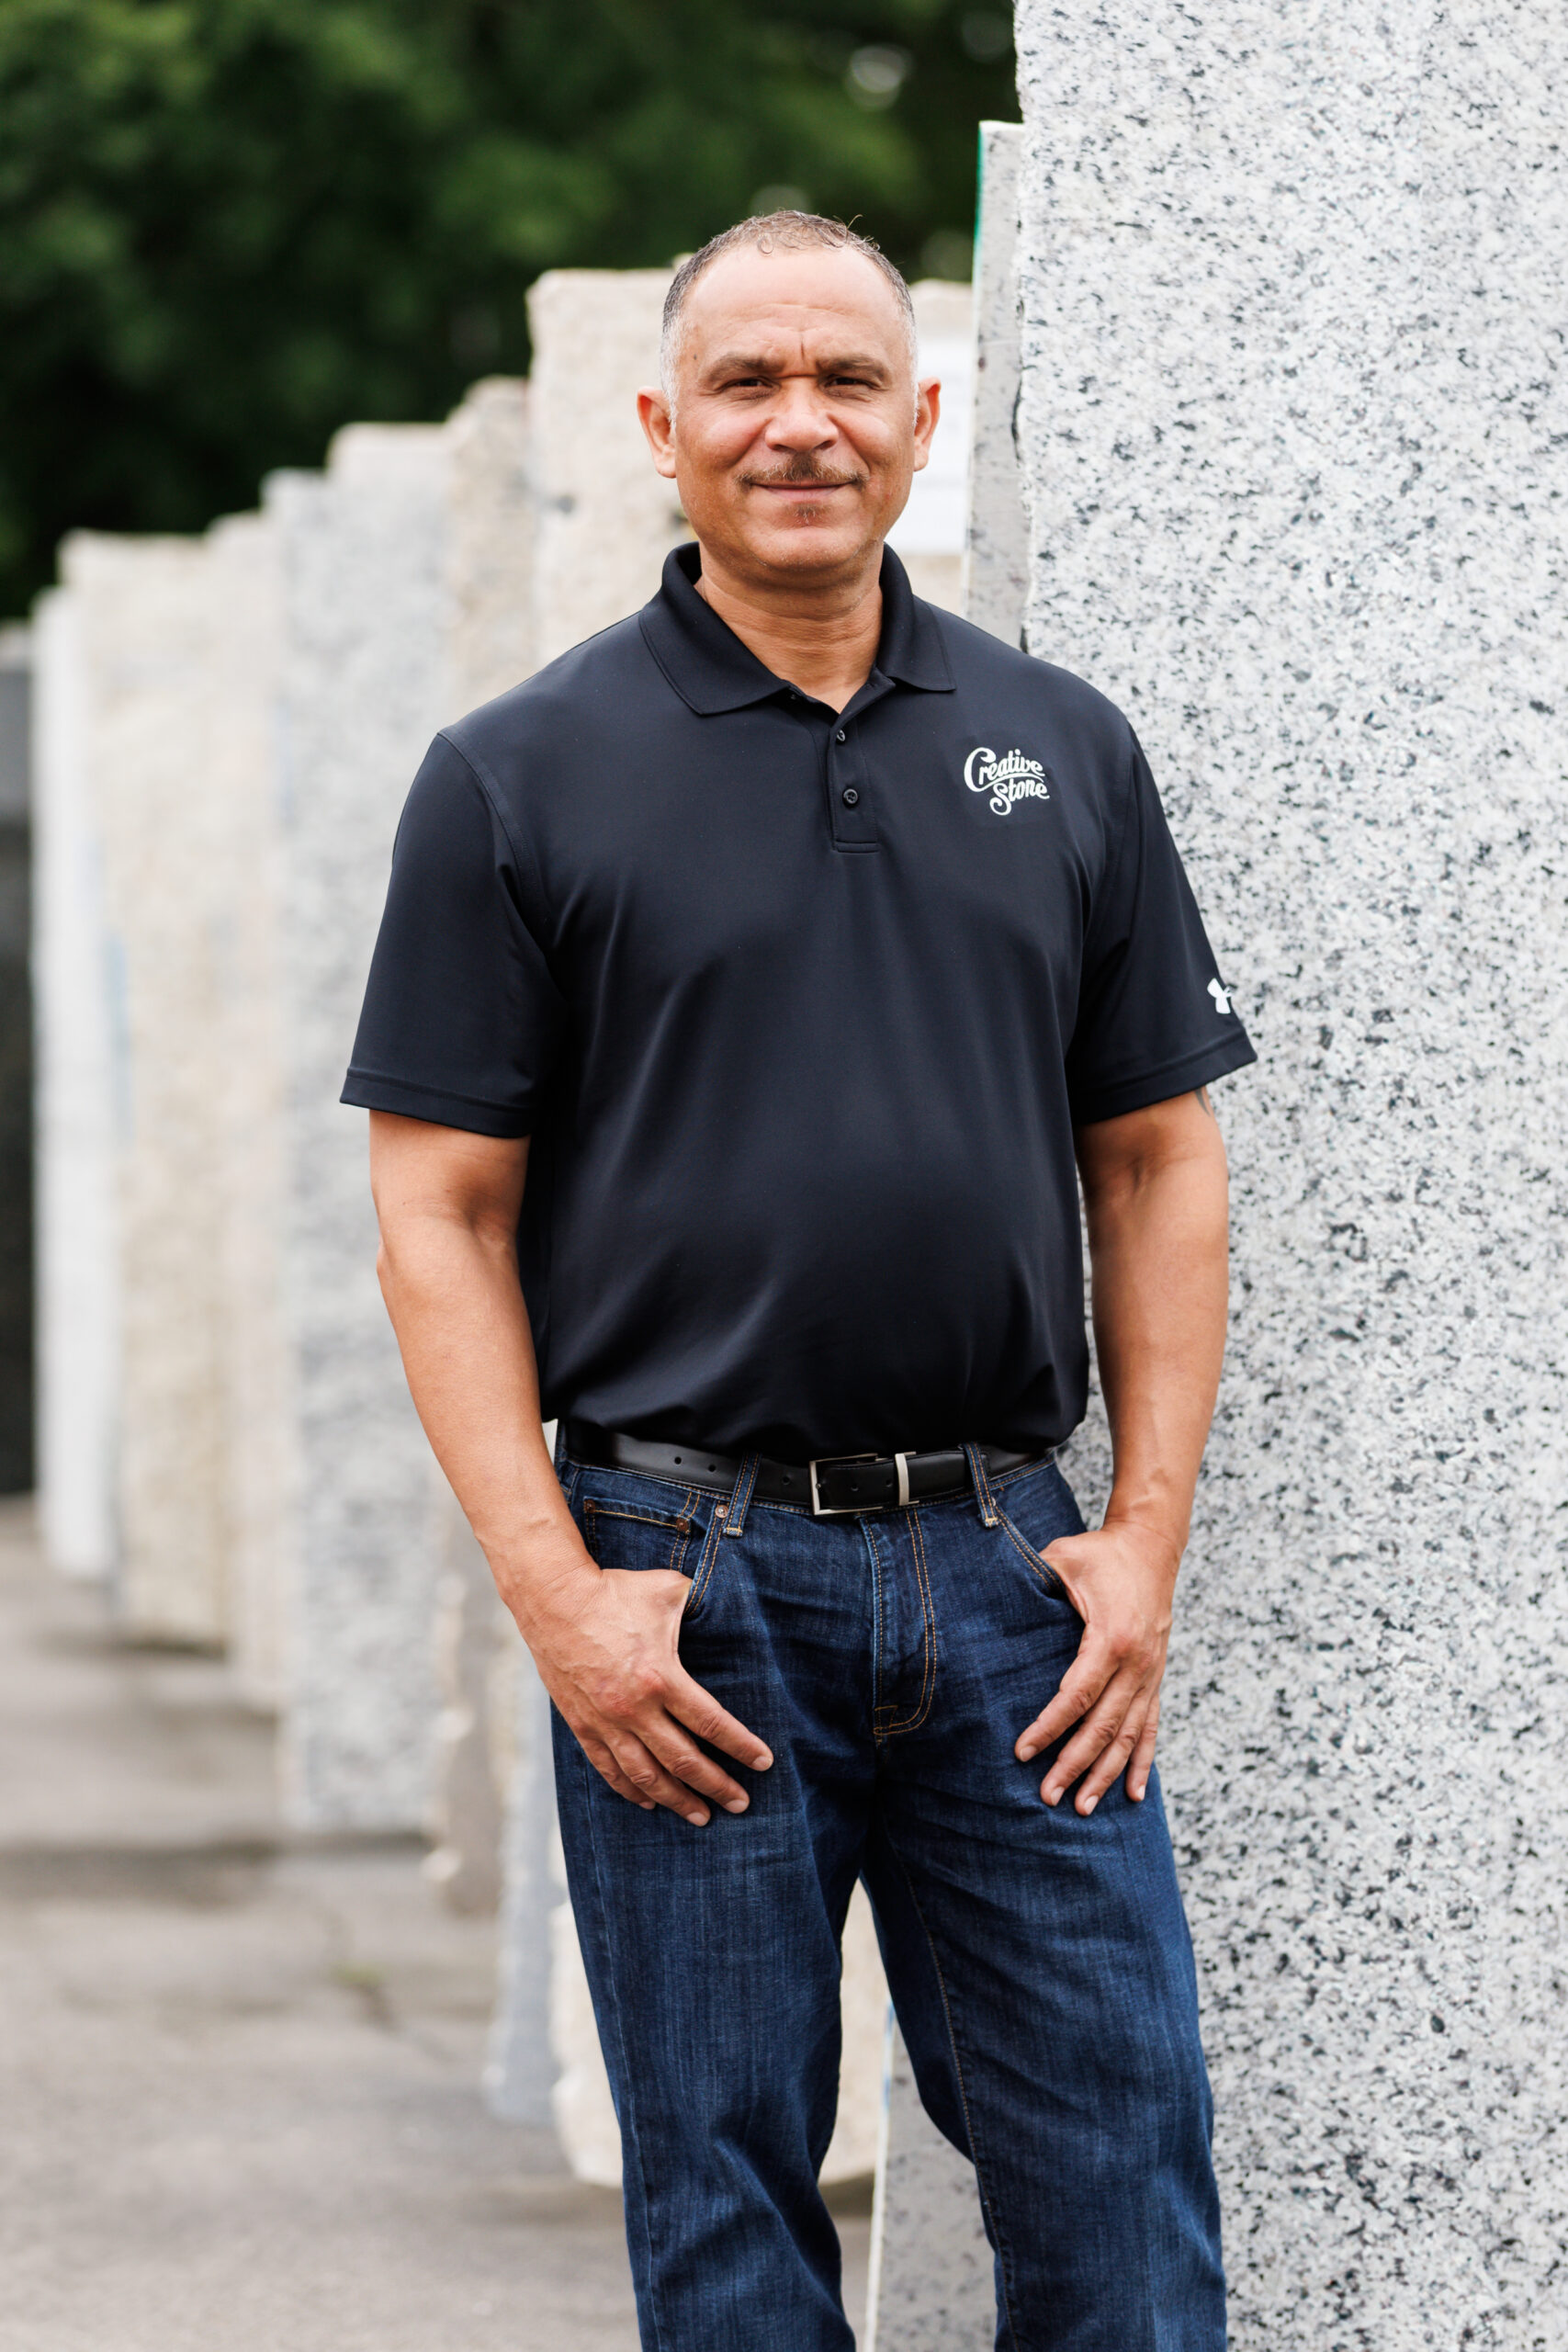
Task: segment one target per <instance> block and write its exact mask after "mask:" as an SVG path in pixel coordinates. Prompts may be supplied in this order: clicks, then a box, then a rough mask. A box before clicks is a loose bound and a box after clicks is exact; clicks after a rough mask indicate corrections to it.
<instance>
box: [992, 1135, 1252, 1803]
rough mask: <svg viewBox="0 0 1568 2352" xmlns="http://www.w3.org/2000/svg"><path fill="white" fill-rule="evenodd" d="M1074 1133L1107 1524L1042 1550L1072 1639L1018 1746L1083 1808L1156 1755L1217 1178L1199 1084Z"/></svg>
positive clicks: (1204, 1367) (1209, 1352)
mask: <svg viewBox="0 0 1568 2352" xmlns="http://www.w3.org/2000/svg"><path fill="white" fill-rule="evenodd" d="M1077 1141H1078V1167H1079V1170H1080V1172H1081V1174H1082V1178H1083V1189H1084V1202H1085V1205H1086V1207H1087V1210H1088V1214H1089V1258H1090V1264H1091V1269H1092V1273H1093V1282H1094V1329H1095V1338H1096V1340H1097V1341H1098V1343H1099V1348H1100V1382H1101V1385H1102V1386H1103V1388H1104V1391H1105V1403H1106V1409H1107V1412H1108V1414H1109V1417H1110V1421H1111V1446H1112V1450H1113V1453H1114V1457H1115V1476H1114V1480H1113V1483H1112V1487H1111V1501H1110V1504H1109V1506H1108V1507H1107V1510H1106V1514H1105V1524H1104V1525H1103V1526H1102V1527H1099V1528H1096V1529H1094V1530H1093V1531H1092V1532H1089V1533H1088V1534H1085V1535H1073V1536H1065V1537H1063V1538H1062V1539H1061V1540H1060V1541H1059V1542H1057V1543H1055V1544H1051V1545H1050V1546H1049V1548H1048V1550H1047V1551H1046V1554H1045V1557H1046V1560H1047V1561H1048V1563H1049V1564H1050V1566H1052V1567H1053V1568H1054V1569H1055V1572H1056V1574H1057V1575H1058V1576H1059V1577H1061V1579H1062V1584H1063V1587H1064V1589H1065V1590H1066V1593H1067V1596H1068V1598H1069V1599H1070V1600H1071V1601H1072V1602H1073V1605H1074V1606H1075V1608H1076V1609H1077V1611H1078V1614H1079V1615H1080V1616H1081V1617H1082V1619H1083V1621H1084V1634H1083V1640H1082V1642H1081V1644H1080V1645H1079V1648H1078V1654H1077V1657H1076V1658H1075V1659H1074V1661H1073V1664H1072V1666H1071V1667H1070V1668H1068V1670H1067V1672H1066V1675H1065V1676H1064V1677H1063V1679H1062V1683H1061V1687H1060V1689H1059V1690H1058V1691H1057V1692H1056V1695H1055V1698H1054V1699H1053V1700H1052V1701H1051V1702H1050V1704H1049V1706H1047V1707H1046V1708H1045V1710H1044V1712H1043V1713H1042V1714H1040V1715H1038V1716H1037V1717H1036V1718H1035V1720H1034V1722H1033V1723H1032V1724H1030V1725H1029V1726H1028V1728H1027V1729H1026V1730H1025V1731H1024V1733H1023V1734H1022V1736H1021V1738H1020V1740H1019V1743H1018V1748H1017V1753H1018V1755H1019V1756H1020V1758H1022V1759H1023V1760H1025V1761H1028V1760H1029V1759H1031V1758H1033V1757H1036V1756H1039V1755H1041V1754H1043V1752H1044V1751H1045V1750H1046V1749H1047V1748H1048V1747H1051V1746H1052V1745H1053V1743H1055V1742H1056V1741H1058V1740H1062V1741H1063V1745H1062V1747H1061V1748H1060V1750H1059V1752H1058V1753H1057V1755H1056V1758H1055V1761H1054V1762H1053V1763H1052V1765H1051V1768H1050V1770H1048V1772H1047V1773H1046V1775H1045V1778H1044V1780H1043V1781H1042V1783H1041V1790H1040V1793H1041V1795H1042V1796H1043V1798H1044V1800H1045V1803H1046V1804H1059V1803H1060V1802H1061V1799H1062V1797H1063V1796H1064V1795H1065V1794H1066V1791H1067V1790H1068V1789H1069V1788H1071V1787H1072V1786H1073V1784H1074V1783H1075V1781H1076V1782H1078V1783H1079V1786H1078V1791H1077V1796H1076V1798H1075V1799H1074V1803H1075V1804H1076V1805H1077V1810H1078V1812H1079V1813H1081V1814H1089V1813H1092V1812H1093V1811H1094V1809H1095V1806H1096V1805H1097V1804H1099V1802H1100V1798H1101V1797H1102V1796H1103V1795H1104V1793H1105V1792H1106V1790H1107V1789H1108V1788H1110V1787H1111V1784H1112V1782H1113V1781H1116V1780H1117V1779H1118V1778H1119V1776H1120V1775H1121V1774H1122V1772H1123V1770H1124V1771H1125V1773H1126V1776H1127V1792H1128V1794H1129V1796H1131V1797H1132V1798H1134V1800H1136V1799H1139V1798H1141V1797H1142V1796H1143V1795H1144V1793H1145V1790H1146V1789H1147V1787H1148V1781H1149V1773H1150V1771H1151V1770H1152V1769H1153V1765H1154V1755H1155V1741H1156V1736H1157V1733H1158V1729H1159V1691H1160V1680H1161V1678H1162V1676H1163V1675H1164V1672H1165V1658H1166V1646H1167V1644H1168V1640H1169V1636H1170V1623H1171V1600H1172V1594H1173V1592H1174V1589H1175V1585H1176V1574H1177V1570H1178V1568H1179V1566H1180V1562H1181V1554H1182V1551H1183V1548H1184V1547H1185V1544H1186V1542H1187V1528H1188V1521H1189V1520H1190V1517H1191V1513H1192V1494H1193V1489H1194V1487H1196V1485H1197V1483H1198V1465H1199V1463H1200V1462H1201V1459H1202V1453H1203V1441H1204V1439H1205V1438H1206V1436H1207V1435H1208V1430H1209V1421H1210V1419H1211V1417H1212V1415H1213V1409H1214V1397H1215V1393H1216V1391H1217V1389H1218V1386H1219V1378H1220V1359H1221V1356H1222V1354H1223V1352H1224V1339H1225V1261H1226V1248H1225V1231H1226V1190H1227V1187H1226V1180H1225V1154H1224V1144H1223V1143H1222V1142H1221V1140H1220V1131H1219V1129H1218V1127H1217V1126H1216V1125H1215V1124H1214V1120H1213V1114H1212V1112H1211V1111H1210V1110H1209V1107H1208V1103H1207V1101H1206V1100H1204V1099H1203V1098H1201V1097H1200V1096H1186V1097H1184V1098H1182V1099H1181V1100H1179V1101H1176V1102H1171V1103H1155V1104H1152V1105H1151V1106H1150V1107H1149V1109H1147V1110H1146V1111H1139V1112H1133V1113H1130V1114H1128V1115H1127V1116H1126V1117H1124V1118H1120V1119H1107V1120H1105V1121H1104V1122H1103V1123H1102V1124H1100V1125H1095V1126H1090V1127H1086V1128H1084V1129H1083V1130H1081V1132H1080V1134H1079V1136H1078V1139H1077ZM1074 1726H1076V1727H1077V1728H1076V1729H1075V1728H1074ZM1068 1732H1071V1733H1072V1736H1071V1737H1070V1738H1065V1739H1064V1735H1065V1734H1066V1733H1068Z"/></svg>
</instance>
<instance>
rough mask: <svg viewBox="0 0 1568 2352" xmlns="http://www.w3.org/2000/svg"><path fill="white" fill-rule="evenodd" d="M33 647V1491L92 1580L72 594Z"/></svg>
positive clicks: (105, 1134) (96, 1144)
mask: <svg viewBox="0 0 1568 2352" xmlns="http://www.w3.org/2000/svg"><path fill="white" fill-rule="evenodd" d="M33 648H34V711H33V741H32V761H33V820H32V840H33V885H34V922H35V932H34V941H33V981H34V988H35V991H36V1006H35V1033H34V1034H35V1041H36V1052H37V1057H38V1140H37V1154H38V1156H37V1163H36V1164H37V1171H38V1201H37V1212H38V1225H37V1237H38V1253H39V1266H38V1283H39V1287H38V1314H39V1359H38V1361H39V1464H38V1472H39V1499H40V1504H41V1518H42V1533H43V1541H44V1547H45V1551H46V1553H47V1555H48V1557H49V1559H50V1561H51V1564H52V1565H53V1566H55V1567H57V1568H59V1569H61V1570H62V1571H63V1572H64V1573H65V1574H67V1575H70V1576H78V1577H107V1575H108V1574H109V1572H110V1569H111V1568H112V1566H113V1563H114V1556H115V1502H114V1484H115V1425H116V1398H117V1395H118V1367H119V1259H118V1249H117V1246H116V1220H115V1180H114V1160H115V1148H116V1146H115V1126H116V1104H117V1100H118V1091H119V1072H118V1042H117V1039H118V1032H117V1025H116V1023H114V1020H113V1018H112V999H111V991H110V974H109V967H108V938H107V925H106V922H105V918H104V906H103V861H102V856H101V852H100V847H99V842H98V833H97V827H96V820H95V817H94V811H93V804H92V798H91V795H90V793H89V789H88V781H87V759H86V734H87V682H86V669H85V654H84V648H83V642H82V611H81V599H80V597H79V596H78V595H77V594H76V593H75V592H74V591H73V590H70V589H64V588H57V589H53V590H51V592H50V593H49V594H47V595H45V596H43V597H42V598H40V600H39V606H38V612H37V619H36V623H35V626H34V629H33Z"/></svg>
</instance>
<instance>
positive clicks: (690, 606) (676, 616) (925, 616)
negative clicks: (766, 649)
mask: <svg viewBox="0 0 1568 2352" xmlns="http://www.w3.org/2000/svg"><path fill="white" fill-rule="evenodd" d="M701 570H702V555H701V552H700V550H699V549H698V548H697V547H696V546H695V544H692V545H689V546H686V547H682V548H672V549H671V552H670V554H669V555H667V556H666V557H665V559H664V578H663V582H662V583H661V585H660V591H659V594H658V595H657V596H654V597H653V598H651V599H650V601H649V603H648V604H646V605H644V606H643V608H642V611H641V613H640V614H639V615H638V616H637V617H638V619H639V621H640V622H641V625H642V633H643V637H644V639H646V641H647V644H648V649H649V652H650V653H651V654H652V656H653V658H654V660H655V661H656V662H658V664H659V666H660V669H661V670H662V671H663V673H664V674H665V676H666V677H667V678H668V679H669V681H670V683H671V685H672V686H673V687H674V689H675V691H676V693H677V694H678V695H680V696H681V698H682V701H683V702H686V703H689V704H690V706H691V707H692V708H693V709H694V711H696V712H697V713H698V714H699V715H700V716H701V717H703V718H709V717H712V716H713V715H714V714H716V713H717V712H719V711H724V710H743V709H744V708H745V707H746V706H747V705H748V704H749V703H754V702H765V701H766V700H767V698H768V696H769V695H776V694H779V693H781V692H782V691H783V690H784V680H783V679H782V678H780V677H779V676H777V675H776V673H774V672H773V671H772V670H769V669H767V668H765V667H764V665H763V664H762V663H761V662H759V661H758V659H757V657H756V655H755V654H754V653H753V652H752V651H751V650H750V648H749V647H747V646H744V645H742V644H741V642H740V639H739V638H738V637H737V636H736V634H735V631H734V630H733V629H732V628H729V627H728V624H727V623H726V622H724V621H721V620H720V618H719V616H718V615H717V614H716V612H715V611H714V609H713V607H712V605H708V604H705V602H704V600H703V599H702V597H701V596H699V595H698V594H697V590H696V580H697V575H698V573H699V572H700V571H701ZM876 668H877V670H879V671H880V672H881V673H882V674H883V676H884V677H887V678H897V680H898V682H899V684H902V685H906V686H918V687H919V689H920V690H921V691H922V692H923V693H926V694H937V695H945V694H952V693H953V672H952V669H951V667H950V666H949V663H948V659H947V652H946V649H945V648H944V647H943V645H942V637H941V633H940V632H939V630H938V628H937V624H936V621H935V619H934V617H933V616H932V615H931V612H930V611H929V609H928V608H927V606H926V605H922V604H921V603H920V602H919V599H918V598H917V597H916V595H915V594H914V591H913V590H912V589H911V588H910V586H909V576H908V572H907V571H905V569H904V567H903V565H902V564H901V563H900V562H899V560H898V559H897V556H896V555H895V554H894V552H893V550H892V548H886V547H885V548H883V550H882V637H881V641H880V642H879V644H878V646H877V649H876Z"/></svg>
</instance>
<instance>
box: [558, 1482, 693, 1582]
mask: <svg viewBox="0 0 1568 2352" xmlns="http://www.w3.org/2000/svg"><path fill="white" fill-rule="evenodd" d="M695 1532H696V1530H695V1526H694V1522H693V1521H691V1520H690V1519H688V1518H687V1517H686V1516H685V1514H684V1513H683V1512H676V1511H659V1510H647V1509H645V1508H644V1506H643V1505H642V1504H640V1503H630V1502H626V1503H621V1502H603V1501H601V1500H600V1499H599V1498H598V1497H597V1496H595V1495H589V1496H587V1497H586V1498H584V1500H583V1504H582V1540H583V1542H584V1544H586V1545H587V1546H588V1555H589V1557H590V1559H592V1560H593V1561H595V1562H596V1563H597V1565H598V1566H600V1567H602V1568H629V1569H632V1570H637V1569H643V1568H672V1569H673V1570H674V1572H675V1574H676V1575H677V1576H684V1575H685V1574H686V1566H685V1559H686V1550H687V1546H688V1545H689V1544H690V1543H691V1540H692V1537H693V1535H694V1533H695Z"/></svg>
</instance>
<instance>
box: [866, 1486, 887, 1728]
mask: <svg viewBox="0 0 1568 2352" xmlns="http://www.w3.org/2000/svg"><path fill="white" fill-rule="evenodd" d="M861 1535H862V1537H863V1541H864V1544H865V1548H866V1550H867V1551H868V1552H869V1553H870V1554H871V1577H872V1611H873V1628H874V1631H873V1645H872V1660H871V1731H872V1737H873V1738H874V1739H880V1738H881V1737H882V1734H881V1732H880V1730H879V1729H878V1728H877V1720H876V1719H877V1717H878V1716H879V1715H881V1714H883V1713H885V1712H886V1710H885V1709H884V1707H883V1704H882V1644H883V1635H884V1634H885V1632H886V1621H885V1618H884V1615H883V1607H882V1554H881V1552H880V1550H879V1549H878V1547H877V1542H876V1536H875V1533H874V1530H873V1528H872V1524H871V1521H869V1520H867V1519H863V1520H862V1521H861Z"/></svg>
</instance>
